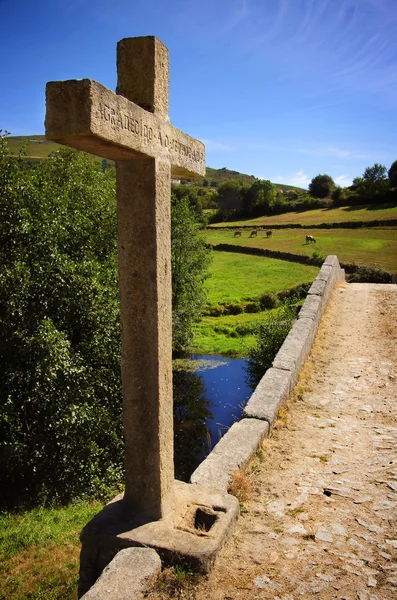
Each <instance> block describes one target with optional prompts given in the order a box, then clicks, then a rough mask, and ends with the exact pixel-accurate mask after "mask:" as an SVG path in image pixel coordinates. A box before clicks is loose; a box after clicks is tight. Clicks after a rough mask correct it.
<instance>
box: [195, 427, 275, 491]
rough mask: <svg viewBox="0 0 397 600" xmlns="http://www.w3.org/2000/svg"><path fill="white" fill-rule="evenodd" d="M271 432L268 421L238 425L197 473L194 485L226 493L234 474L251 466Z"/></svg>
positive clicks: (229, 432) (224, 437)
mask: <svg viewBox="0 0 397 600" xmlns="http://www.w3.org/2000/svg"><path fill="white" fill-rule="evenodd" d="M268 433H269V424H268V423H267V422H265V421H259V420H257V419H243V420H242V421H239V422H238V423H234V425H232V427H231V428H230V429H229V431H228V432H227V433H226V435H224V436H223V438H222V439H221V440H220V441H219V442H218V443H217V445H216V446H215V448H214V449H213V450H212V452H211V453H210V454H209V456H207V458H206V459H205V460H204V461H203V462H202V463H201V465H199V466H198V467H197V469H196V470H195V471H194V473H193V474H192V476H191V478H190V481H191V483H194V484H200V485H207V486H212V487H214V488H215V489H218V490H222V491H226V490H227V488H228V485H229V483H230V482H231V479H232V476H233V473H234V472H235V471H236V469H238V468H239V467H240V468H244V467H245V466H246V465H247V464H248V462H249V460H250V458H251V457H252V456H253V454H255V452H256V450H257V448H258V446H259V444H260V443H261V442H262V440H263V439H264V438H265V437H266V436H267V435H268Z"/></svg>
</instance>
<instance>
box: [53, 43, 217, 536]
mask: <svg viewBox="0 0 397 600" xmlns="http://www.w3.org/2000/svg"><path fill="white" fill-rule="evenodd" d="M117 71H118V84H117V93H116V94H114V93H113V92H112V91H110V90H109V89H107V88H106V87H104V86H103V85H101V84H99V83H97V82H95V81H92V80H90V79H82V80H71V81H56V82H50V83H48V84H47V90H46V102H47V113H46V137H47V138H48V139H51V140H54V141H56V142H59V143H61V144H65V145H67V146H71V147H73V148H77V149H79V150H84V151H86V152H91V153H93V154H97V155H99V156H102V157H104V158H109V159H113V160H115V161H116V177H117V220H118V234H117V235H118V252H119V289H120V312H121V323H122V359H121V375H122V387H123V418H124V432H125V441H126V456H125V467H126V481H125V484H126V487H125V494H124V500H123V502H124V505H125V507H126V508H127V511H128V512H129V514H130V517H131V520H134V521H136V522H137V523H138V524H139V523H140V522H141V523H144V522H148V521H154V520H158V519H162V518H165V517H166V516H167V515H169V514H170V512H171V511H172V509H173V505H174V503H173V490H174V465H173V413H172V307H171V265H170V261H171V245H170V230H171V226H170V193H171V174H172V176H173V177H175V178H180V177H186V178H190V177H195V176H203V175H204V174H205V149H204V145H203V144H202V143H201V142H199V141H198V140H195V139H194V138H191V137H190V136H188V135H187V134H185V133H183V132H182V131H179V130H178V129H176V128H175V127H173V126H172V125H171V124H170V123H169V117H168V88H169V62H168V50H167V48H166V47H165V46H164V45H163V44H162V43H161V42H160V41H159V40H158V39H156V38H155V37H141V38H128V39H124V40H122V41H121V42H119V44H118V47H117Z"/></svg>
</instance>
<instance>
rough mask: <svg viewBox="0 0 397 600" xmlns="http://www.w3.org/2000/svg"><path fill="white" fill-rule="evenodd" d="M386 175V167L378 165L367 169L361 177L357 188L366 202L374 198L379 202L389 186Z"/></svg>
mask: <svg viewBox="0 0 397 600" xmlns="http://www.w3.org/2000/svg"><path fill="white" fill-rule="evenodd" d="M386 173H387V170H386V167H385V166H384V165H380V164H379V163H375V164H374V165H373V166H372V167H367V168H366V169H365V171H364V174H363V177H362V183H361V184H360V185H359V186H358V193H359V194H360V195H362V196H364V197H365V198H366V199H367V200H368V199H373V198H375V199H376V200H377V201H379V199H382V197H383V195H384V194H385V193H386V191H387V188H388V185H389V182H388V180H387V177H386Z"/></svg>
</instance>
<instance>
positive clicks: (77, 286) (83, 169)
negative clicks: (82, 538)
mask: <svg viewBox="0 0 397 600" xmlns="http://www.w3.org/2000/svg"><path fill="white" fill-rule="evenodd" d="M0 217H1V218H0V239H1V247H0V280H1V285H0V358H1V363H2V369H1V372H0V389H1V407H0V478H1V480H2V482H3V485H2V488H1V492H0V494H1V496H0V503H1V504H2V505H4V504H12V505H18V504H19V503H26V502H27V501H29V499H30V500H33V499H34V500H35V501H46V500H54V499H57V500H69V499H70V498H72V497H73V496H77V495H82V494H85V493H86V494H94V493H95V494H98V493H101V492H102V491H103V490H104V488H105V487H108V486H110V485H114V484H115V483H116V482H117V481H118V480H119V479H120V477H121V473H122V461H121V459H120V457H121V456H122V454H123V440H122V428H121V419H120V417H121V391H120V374H119V357H120V326H119V313H118V294H117V269H116V233H115V227H116V224H115V180H114V178H113V177H109V176H108V175H107V173H106V172H105V173H104V172H103V171H102V169H101V166H100V165H99V164H96V163H94V162H93V161H92V160H91V159H90V158H89V157H88V156H87V155H83V154H79V153H77V152H74V151H72V150H62V151H60V152H59V153H57V154H56V155H55V156H53V157H52V158H50V159H48V160H47V161H44V162H42V163H40V164H38V165H37V166H36V167H35V168H34V169H31V168H30V169H27V168H25V164H24V160H23V157H19V158H15V157H9V156H8V148H7V143H6V140H5V138H4V137H3V138H1V139H0Z"/></svg>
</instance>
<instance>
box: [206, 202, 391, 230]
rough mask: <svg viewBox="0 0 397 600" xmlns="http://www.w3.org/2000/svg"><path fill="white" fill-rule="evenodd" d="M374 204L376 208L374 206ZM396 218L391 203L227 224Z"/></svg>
mask: <svg viewBox="0 0 397 600" xmlns="http://www.w3.org/2000/svg"><path fill="white" fill-rule="evenodd" d="M375 206H376V208H375ZM385 219H397V206H396V205H395V203H394V204H391V203H384V204H378V205H373V204H372V205H363V206H342V207H340V208H330V209H329V208H319V209H316V210H307V211H304V212H289V213H285V214H283V215H274V216H273V217H258V218H256V219H245V220H237V221H233V222H230V223H228V225H238V226H240V225H252V226H255V227H259V226H263V227H272V226H273V225H299V224H300V225H303V226H305V225H307V226H310V225H320V224H321V223H344V222H346V221H375V220H385ZM225 225H226V224H225V223H214V224H213V225H211V227H214V228H216V227H225Z"/></svg>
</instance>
